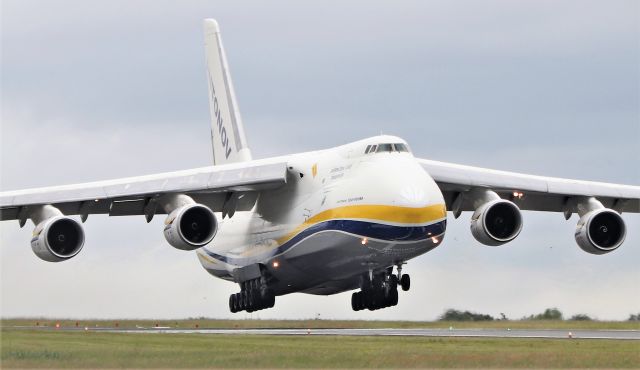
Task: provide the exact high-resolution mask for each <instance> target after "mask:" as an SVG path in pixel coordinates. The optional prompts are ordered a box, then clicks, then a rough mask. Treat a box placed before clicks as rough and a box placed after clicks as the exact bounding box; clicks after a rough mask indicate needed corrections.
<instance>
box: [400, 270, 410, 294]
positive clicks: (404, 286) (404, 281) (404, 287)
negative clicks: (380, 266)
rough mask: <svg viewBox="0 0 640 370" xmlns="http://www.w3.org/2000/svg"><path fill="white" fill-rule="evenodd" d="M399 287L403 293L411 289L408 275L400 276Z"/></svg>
mask: <svg viewBox="0 0 640 370" xmlns="http://www.w3.org/2000/svg"><path fill="white" fill-rule="evenodd" d="M400 285H401V286H402V290H404V291H405V292H406V291H408V290H409V288H411V278H410V277H409V274H404V275H402V277H401V278H400Z"/></svg>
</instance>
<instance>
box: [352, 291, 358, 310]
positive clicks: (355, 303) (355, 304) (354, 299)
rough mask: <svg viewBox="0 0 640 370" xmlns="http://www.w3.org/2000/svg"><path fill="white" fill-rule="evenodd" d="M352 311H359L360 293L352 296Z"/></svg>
mask: <svg viewBox="0 0 640 370" xmlns="http://www.w3.org/2000/svg"><path fill="white" fill-rule="evenodd" d="M351 309H352V310H354V311H359V310H360V308H359V307H358V293H353V294H351Z"/></svg>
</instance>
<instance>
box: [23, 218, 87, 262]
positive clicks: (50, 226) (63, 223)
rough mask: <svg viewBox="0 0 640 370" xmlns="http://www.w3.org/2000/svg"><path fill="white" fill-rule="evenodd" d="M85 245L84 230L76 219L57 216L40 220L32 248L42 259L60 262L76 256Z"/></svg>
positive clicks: (34, 233)
mask: <svg viewBox="0 0 640 370" xmlns="http://www.w3.org/2000/svg"><path fill="white" fill-rule="evenodd" d="M83 245H84V230H83V229H82V226H81V225H80V224H79V223H78V222H77V221H75V220H73V219H71V218H69V217H65V216H57V217H52V218H48V219H46V220H44V221H42V222H40V223H39V224H38V225H37V226H36V228H35V230H34V231H33V237H32V238H31V249H32V250H33V252H34V253H35V254H36V256H38V257H39V258H40V259H42V260H45V261H48V262H60V261H65V260H68V259H69V258H71V257H74V256H75V255H77V254H78V253H80V251H81V250H82V246H83Z"/></svg>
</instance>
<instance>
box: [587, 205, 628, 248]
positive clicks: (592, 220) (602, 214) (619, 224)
mask: <svg viewBox="0 0 640 370" xmlns="http://www.w3.org/2000/svg"><path fill="white" fill-rule="evenodd" d="M626 235H627V227H626V225H625V223H624V220H623V219H622V217H621V216H620V214H619V213H618V212H616V211H614V210H612V209H608V208H601V209H597V210H594V211H591V212H589V213H586V214H585V215H583V216H582V217H580V220H579V221H578V225H577V226H576V232H575V238H576V243H578V245H579V246H580V248H581V249H582V250H583V251H585V252H587V253H591V254H605V253H609V252H612V251H614V250H616V249H617V248H618V247H619V246H620V245H621V244H622V242H624V239H625V237H626Z"/></svg>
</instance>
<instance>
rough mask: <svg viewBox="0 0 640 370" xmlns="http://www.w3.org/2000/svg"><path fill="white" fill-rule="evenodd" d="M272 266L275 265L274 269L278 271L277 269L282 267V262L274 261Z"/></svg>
mask: <svg viewBox="0 0 640 370" xmlns="http://www.w3.org/2000/svg"><path fill="white" fill-rule="evenodd" d="M272 265H273V268H276V269H277V268H278V267H279V266H280V262H278V261H273V264H272Z"/></svg>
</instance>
